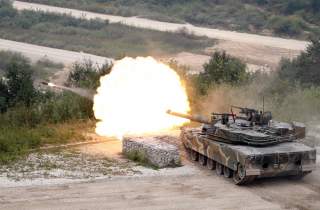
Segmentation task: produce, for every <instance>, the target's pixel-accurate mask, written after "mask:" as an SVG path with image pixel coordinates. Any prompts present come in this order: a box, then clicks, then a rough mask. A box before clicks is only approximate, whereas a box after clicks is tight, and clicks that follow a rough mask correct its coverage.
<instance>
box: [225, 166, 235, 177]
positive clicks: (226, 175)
mask: <svg viewBox="0 0 320 210" xmlns="http://www.w3.org/2000/svg"><path fill="white" fill-rule="evenodd" d="M232 174H233V171H232V170H231V169H230V168H228V167H226V166H224V167H223V175H224V177H226V178H231V177H232Z"/></svg>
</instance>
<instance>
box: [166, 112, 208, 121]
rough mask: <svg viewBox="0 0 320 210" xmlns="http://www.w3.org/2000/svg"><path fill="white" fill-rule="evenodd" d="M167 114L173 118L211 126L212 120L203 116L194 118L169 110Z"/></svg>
mask: <svg viewBox="0 0 320 210" xmlns="http://www.w3.org/2000/svg"><path fill="white" fill-rule="evenodd" d="M167 113H168V114H170V115H172V116H176V117H181V118H185V119H189V120H191V121H194V122H199V123H204V124H211V121H210V120H208V119H205V118H204V117H202V116H193V115H189V114H182V113H178V112H173V111H171V110H168V111H167Z"/></svg>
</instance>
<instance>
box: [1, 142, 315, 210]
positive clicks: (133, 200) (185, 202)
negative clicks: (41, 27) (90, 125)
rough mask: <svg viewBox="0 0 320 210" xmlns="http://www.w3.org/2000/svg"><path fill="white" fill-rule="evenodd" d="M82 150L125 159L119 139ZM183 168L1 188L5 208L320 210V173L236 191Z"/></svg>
mask: <svg viewBox="0 0 320 210" xmlns="http://www.w3.org/2000/svg"><path fill="white" fill-rule="evenodd" d="M77 151H80V152H81V153H82V154H90V155H93V156H101V155H103V156H105V157H108V158H117V159H121V158H122V156H121V154H120V152H121V142H120V141H115V140H110V141H107V142H105V143H100V144H92V145H84V146H80V147H78V148H77ZM183 165H184V166H183V167H180V168H174V169H161V170H152V169H143V168H140V173H139V174H136V175H127V176H124V175H115V176H105V177H103V176H102V177H100V178H96V179H89V180H88V179H84V180H81V179H77V180H75V181H74V182H54V183H51V182H50V181H47V182H43V183H41V184H39V183H38V184H31V185H30V184H29V185H25V186H19V185H16V186H15V185H12V186H1V191H0V209H151V208H152V209H244V210H247V209H254V210H257V209H261V210H262V209H263V210H269V209H272V210H276V209H297V210H300V209H301V210H305V209H308V210H309V209H311V210H312V209H314V210H316V209H320V170H319V168H318V169H317V170H315V171H314V172H313V173H312V174H310V175H308V176H307V177H305V178H304V179H303V180H298V181H297V180H290V179H288V178H273V179H262V180H257V181H255V182H254V183H252V184H251V185H248V186H236V185H234V184H233V182H232V180H231V179H229V180H228V179H225V178H223V177H218V176H217V175H216V174H215V173H214V171H209V170H207V169H206V168H203V167H200V166H198V165H195V163H192V162H190V161H188V160H187V159H185V158H183ZM318 166H319V163H318ZM135 170H136V169H135ZM130 171H132V170H130ZM48 180H50V179H48Z"/></svg>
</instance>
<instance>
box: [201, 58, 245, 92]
mask: <svg viewBox="0 0 320 210" xmlns="http://www.w3.org/2000/svg"><path fill="white" fill-rule="evenodd" d="M203 68H204V71H203V72H201V73H200V74H199V76H198V77H197V79H196V83H197V84H196V85H197V88H198V90H199V92H200V93H201V94H205V93H206V90H207V89H208V88H209V87H210V86H212V85H214V84H222V83H226V84H231V85H239V84H241V83H243V82H245V81H247V80H248V78H249V74H248V73H247V72H246V65H245V64H244V63H243V62H241V61H240V60H239V59H237V58H234V57H231V56H229V55H227V54H226V53H225V52H215V53H214V54H213V55H212V56H211V59H210V60H209V62H208V63H206V64H204V66H203Z"/></svg>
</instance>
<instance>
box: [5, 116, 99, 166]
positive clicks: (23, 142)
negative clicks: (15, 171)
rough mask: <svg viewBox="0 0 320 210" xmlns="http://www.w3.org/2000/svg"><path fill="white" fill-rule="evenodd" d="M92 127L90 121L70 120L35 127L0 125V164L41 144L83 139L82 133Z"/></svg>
mask: <svg viewBox="0 0 320 210" xmlns="http://www.w3.org/2000/svg"><path fill="white" fill-rule="evenodd" d="M93 127H94V122H92V121H83V122H81V121H70V122H68V123H62V124H52V125H39V126H37V127H35V128H28V127H26V128H24V127H5V126H1V128H0V165H1V164H7V163H9V162H12V161H15V160H17V159H19V158H21V157H24V156H25V155H27V154H28V153H29V152H30V151H31V150H34V149H38V148H40V147H41V146H46V145H55V144H66V143H70V142H81V141H85V140H86V139H85V136H84V133H85V132H88V131H89V130H92V129H93Z"/></svg>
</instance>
